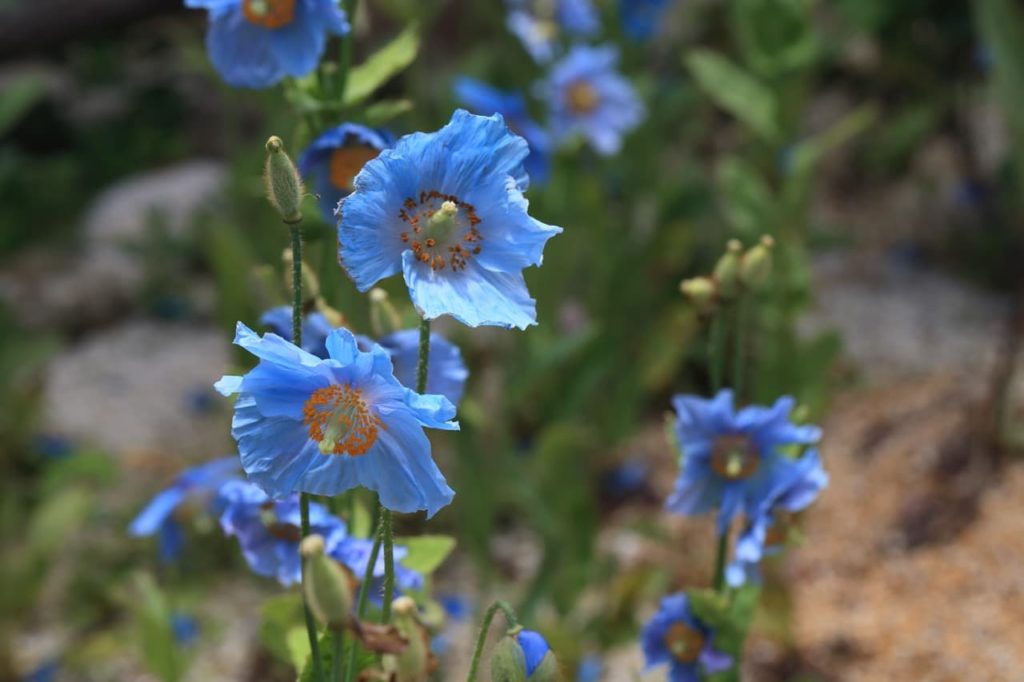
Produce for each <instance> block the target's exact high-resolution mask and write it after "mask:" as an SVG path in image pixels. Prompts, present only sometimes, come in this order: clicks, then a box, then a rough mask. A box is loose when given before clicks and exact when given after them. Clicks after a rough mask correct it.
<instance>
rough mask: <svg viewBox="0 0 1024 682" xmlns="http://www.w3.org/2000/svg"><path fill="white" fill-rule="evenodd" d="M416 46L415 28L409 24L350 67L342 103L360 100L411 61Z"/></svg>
mask: <svg viewBox="0 0 1024 682" xmlns="http://www.w3.org/2000/svg"><path fill="white" fill-rule="evenodd" d="M419 48H420V39H419V33H418V27H417V26H416V25H412V26H410V27H408V28H407V29H405V30H404V31H402V32H401V33H400V34H399V35H398V37H397V38H395V39H394V40H392V41H391V42H390V43H388V44H387V45H385V46H384V47H382V48H381V49H380V50H378V51H377V52H376V53H375V54H373V55H372V56H371V57H370V58H369V59H367V60H366V61H365V62H363V63H362V64H360V65H359V66H356V67H353V69H352V71H351V72H350V73H349V76H348V86H347V87H346V88H345V106H351V105H353V104H358V103H359V102H362V101H363V100H364V99H366V98H367V97H369V96H370V95H372V94H373V93H374V91H376V90H377V88H379V87H380V86H382V85H384V84H385V83H387V82H388V81H389V80H390V79H391V78H392V77H394V76H395V74H397V73H399V72H400V71H402V70H403V69H405V67H407V66H409V65H410V64H412V62H413V60H414V59H416V53H417V52H418V51H419Z"/></svg>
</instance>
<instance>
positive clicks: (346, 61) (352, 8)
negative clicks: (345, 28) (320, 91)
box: [338, 0, 359, 105]
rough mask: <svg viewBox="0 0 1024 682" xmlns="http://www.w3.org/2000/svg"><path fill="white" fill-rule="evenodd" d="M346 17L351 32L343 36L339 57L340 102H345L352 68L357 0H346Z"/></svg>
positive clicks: (341, 103) (340, 103)
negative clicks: (349, 73)
mask: <svg viewBox="0 0 1024 682" xmlns="http://www.w3.org/2000/svg"><path fill="white" fill-rule="evenodd" d="M344 5H345V18H346V19H348V25H349V27H350V28H349V32H348V34H346V35H344V36H342V38H341V54H340V55H339V57H338V104H339V105H343V104H344V102H345V88H347V87H348V72H349V70H350V69H351V68H352V43H353V42H355V36H354V33H355V30H356V9H358V6H359V3H358V2H357V1H356V0H344Z"/></svg>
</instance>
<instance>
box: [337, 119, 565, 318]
mask: <svg viewBox="0 0 1024 682" xmlns="http://www.w3.org/2000/svg"><path fill="white" fill-rule="evenodd" d="M527 153H528V147H527V144H526V141H525V140H523V138H521V137H519V136H518V135H514V134H512V133H511V132H510V131H509V130H508V128H507V127H506V126H505V122H504V120H503V119H502V117H501V116H499V115H495V116H490V117H483V116H475V115H473V114H470V113H468V112H466V111H463V110H458V111H456V112H455V114H454V115H453V116H452V119H451V121H450V122H449V123H448V125H446V126H445V127H443V128H442V129H441V130H439V131H438V132H436V133H430V134H425V133H415V134H413V135H406V136H405V137H403V138H401V139H400V140H399V141H398V142H397V144H396V145H395V146H394V147H393V148H391V149H386V150H384V151H383V152H381V153H380V155H379V156H378V157H377V158H376V159H373V160H372V161H369V162H368V163H367V164H366V165H365V166H364V167H363V170H362V171H361V172H360V173H359V175H358V176H357V177H356V182H355V191H354V192H353V193H352V194H351V195H349V197H348V198H347V199H345V200H344V201H343V202H342V204H341V220H340V222H339V225H338V236H339V242H340V249H339V256H340V260H341V263H342V265H343V266H344V267H345V269H346V270H347V272H348V274H349V276H350V277H351V278H352V279H353V280H354V281H355V283H356V286H357V287H358V288H359V290H360V291H366V290H367V289H369V288H370V287H372V286H373V285H374V284H376V283H377V282H378V281H380V280H381V279H383V278H385V277H389V276H391V275H394V274H397V273H398V272H402V274H403V276H404V278H405V283H406V285H407V286H408V287H409V292H410V295H411V297H412V301H413V304H414V305H415V306H416V308H417V309H418V310H419V311H420V313H421V314H422V315H423V316H424V317H426V318H427V319H434V318H436V317H439V316H441V315H451V316H452V317H454V318H455V319H457V320H459V321H460V322H462V323H463V324H467V325H469V326H471V327H476V326H479V325H495V326H501V327H518V328H520V329H522V328H525V327H527V326H529V325H531V324H536V312H535V302H534V300H533V299H532V298H530V295H529V292H528V291H527V290H526V282H525V281H524V280H523V274H522V270H523V268H526V267H528V266H530V265H540V263H541V260H542V257H543V255H542V254H543V251H544V244H545V243H546V242H547V240H548V239H550V238H551V237H552V236H554V235H556V234H558V233H559V232H561V228H559V227H552V226H550V225H545V224H544V223H541V222H539V221H537V220H535V219H534V218H532V217H530V215H529V214H528V213H527V206H528V204H527V201H526V199H525V198H524V197H523V191H525V189H526V187H527V184H528V182H529V180H528V177H527V175H526V172H525V170H524V169H523V159H525V158H526V155H527Z"/></svg>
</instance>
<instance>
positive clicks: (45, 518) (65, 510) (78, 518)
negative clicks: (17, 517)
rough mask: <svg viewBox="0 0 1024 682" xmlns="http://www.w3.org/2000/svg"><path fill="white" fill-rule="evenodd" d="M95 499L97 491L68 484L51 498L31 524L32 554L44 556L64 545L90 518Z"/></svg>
mask: <svg viewBox="0 0 1024 682" xmlns="http://www.w3.org/2000/svg"><path fill="white" fill-rule="evenodd" d="M95 503H96V500H95V497H94V495H93V494H92V493H91V492H89V491H87V490H84V489H82V488H68V489H65V490H63V491H60V492H59V493H58V494H56V495H54V496H53V497H50V498H48V499H47V500H46V501H45V502H44V503H43V504H42V506H41V507H40V508H39V510H38V511H37V512H35V514H34V515H33V516H32V521H31V523H30V524H29V527H28V545H29V551H30V552H31V553H32V556H34V557H36V558H38V559H41V560H45V559H46V558H47V557H49V556H52V555H53V554H54V553H55V552H57V551H58V550H59V549H60V548H61V547H63V546H64V545H65V544H66V543H67V541H68V538H69V537H74V536H75V534H76V533H78V530H79V529H80V528H82V527H83V526H84V525H85V524H86V522H87V521H88V520H89V516H90V515H91V513H92V510H93V507H94V506H95Z"/></svg>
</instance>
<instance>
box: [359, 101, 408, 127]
mask: <svg viewBox="0 0 1024 682" xmlns="http://www.w3.org/2000/svg"><path fill="white" fill-rule="evenodd" d="M409 111H412V100H408V99H386V100H382V101H380V102H374V103H373V104H371V105H369V106H368V107H366V109H365V110H364V111H363V119H364V120H365V121H366V125H368V126H382V125H384V124H385V123H388V122H389V121H391V119H393V118H396V117H398V116H401V115H402V114H404V113H407V112H409Z"/></svg>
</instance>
